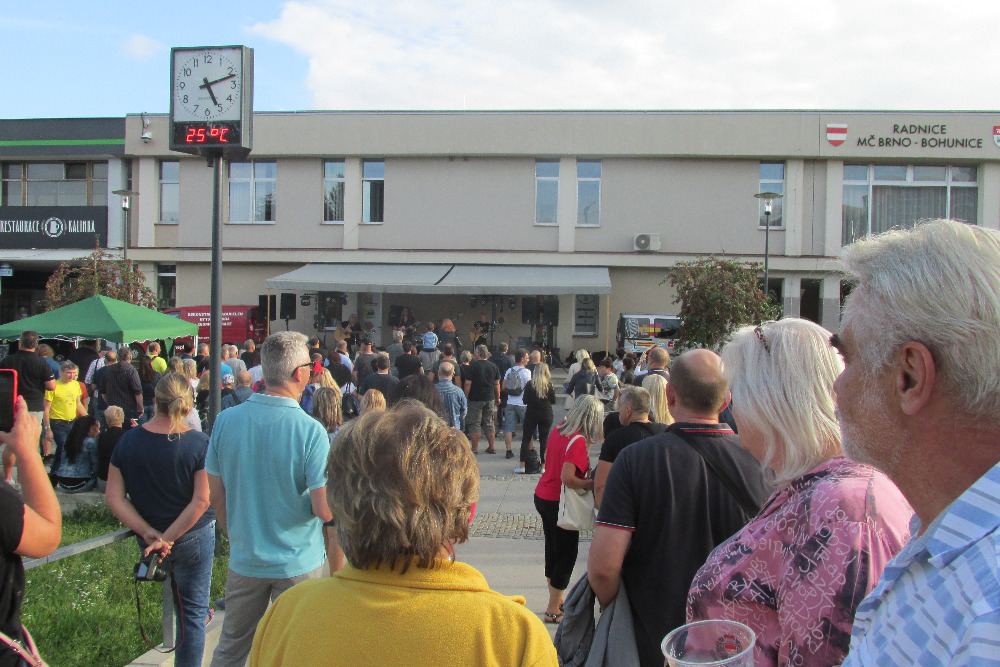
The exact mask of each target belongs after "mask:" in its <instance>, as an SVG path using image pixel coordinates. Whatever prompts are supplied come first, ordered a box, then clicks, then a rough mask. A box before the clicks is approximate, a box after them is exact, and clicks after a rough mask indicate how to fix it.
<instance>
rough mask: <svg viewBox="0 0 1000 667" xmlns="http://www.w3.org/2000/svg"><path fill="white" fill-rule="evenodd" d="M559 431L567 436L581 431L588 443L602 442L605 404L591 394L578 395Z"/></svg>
mask: <svg viewBox="0 0 1000 667" xmlns="http://www.w3.org/2000/svg"><path fill="white" fill-rule="evenodd" d="M559 432H560V433H561V434H563V435H566V436H569V435H573V434H574V433H579V434H581V435H582V436H583V437H584V438H586V439H587V443H588V444H589V443H591V442H600V441H601V440H603V439H604V406H603V405H601V402H600V401H599V400H597V398H596V397H595V396H591V395H590V394H583V395H582V396H577V397H576V400H575V401H573V407H571V408H570V409H569V412H567V413H566V418H565V419H564V420H563V423H562V424H560V425H559Z"/></svg>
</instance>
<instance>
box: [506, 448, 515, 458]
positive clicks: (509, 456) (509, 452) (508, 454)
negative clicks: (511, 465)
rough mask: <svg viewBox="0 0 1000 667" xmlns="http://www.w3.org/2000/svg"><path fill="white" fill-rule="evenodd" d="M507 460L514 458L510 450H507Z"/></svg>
mask: <svg viewBox="0 0 1000 667" xmlns="http://www.w3.org/2000/svg"><path fill="white" fill-rule="evenodd" d="M507 458H509V459H512V458H514V452H513V450H510V449H508V450H507Z"/></svg>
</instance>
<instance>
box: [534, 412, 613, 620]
mask: <svg viewBox="0 0 1000 667" xmlns="http://www.w3.org/2000/svg"><path fill="white" fill-rule="evenodd" d="M603 418H604V407H603V406H602V405H601V402H600V401H599V400H597V398H596V397H594V396H591V395H589V394H587V395H583V396H580V397H579V398H577V399H576V401H574V402H573V407H572V408H571V409H570V411H569V412H567V413H566V419H564V420H563V421H562V423H560V424H559V425H558V426H556V427H555V428H554V429H552V433H551V434H550V435H549V442H548V448H547V449H548V451H547V452H546V455H545V472H544V473H542V478H541V479H539V480H538V486H536V487H535V509H536V510H538V513H539V514H540V515H541V517H542V530H543V531H544V532H545V579H546V581H548V584H549V604H548V606H547V607H546V608H545V622H546V623H558V622H559V621H561V620H562V602H563V592H564V591H565V590H566V587H567V586H569V580H570V577H571V576H572V575H573V566H574V565H575V564H576V555H577V549H578V547H579V545H580V532H579V531H576V530H566V529H564V528H560V527H559V526H557V525H556V521H557V520H558V518H559V493H560V491H562V485H563V484H565V485H566V486H568V487H570V488H573V489H587V490H593V488H594V480H592V479H588V478H587V473H588V472H589V471H590V456H589V455H588V453H587V449H588V447H589V446H590V445H591V444H593V443H595V442H600V441H601V440H603V439H604V436H603V432H602V428H601V422H602V419H603Z"/></svg>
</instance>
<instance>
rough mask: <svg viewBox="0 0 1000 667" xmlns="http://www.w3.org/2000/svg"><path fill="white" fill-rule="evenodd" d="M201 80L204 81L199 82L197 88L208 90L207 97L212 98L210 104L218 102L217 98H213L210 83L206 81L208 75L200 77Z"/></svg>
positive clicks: (213, 94)
mask: <svg viewBox="0 0 1000 667" xmlns="http://www.w3.org/2000/svg"><path fill="white" fill-rule="evenodd" d="M201 80H202V81H204V82H205V83H203V84H201V85H200V86H198V87H199V88H204V89H205V90H207V91H208V95H209V97H211V98H212V104H218V103H219V100H217V99H215V93H213V92H212V84H211V83H209V82H208V77H207V76H206V77H202V79H201Z"/></svg>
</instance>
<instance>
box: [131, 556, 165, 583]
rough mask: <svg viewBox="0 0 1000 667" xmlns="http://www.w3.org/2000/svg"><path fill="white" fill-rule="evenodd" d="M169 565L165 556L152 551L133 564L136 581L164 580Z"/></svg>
mask: <svg viewBox="0 0 1000 667" xmlns="http://www.w3.org/2000/svg"><path fill="white" fill-rule="evenodd" d="M169 567H170V565H169V563H167V562H166V557H165V556H161V555H160V554H158V553H157V552H155V551H154V552H152V553H150V554H149V555H148V556H146V557H145V558H143V559H142V560H140V561H139V562H138V563H136V564H135V578H136V581H166V580H167V577H168V576H169V575H170V571H169V569H168V568H169Z"/></svg>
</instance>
